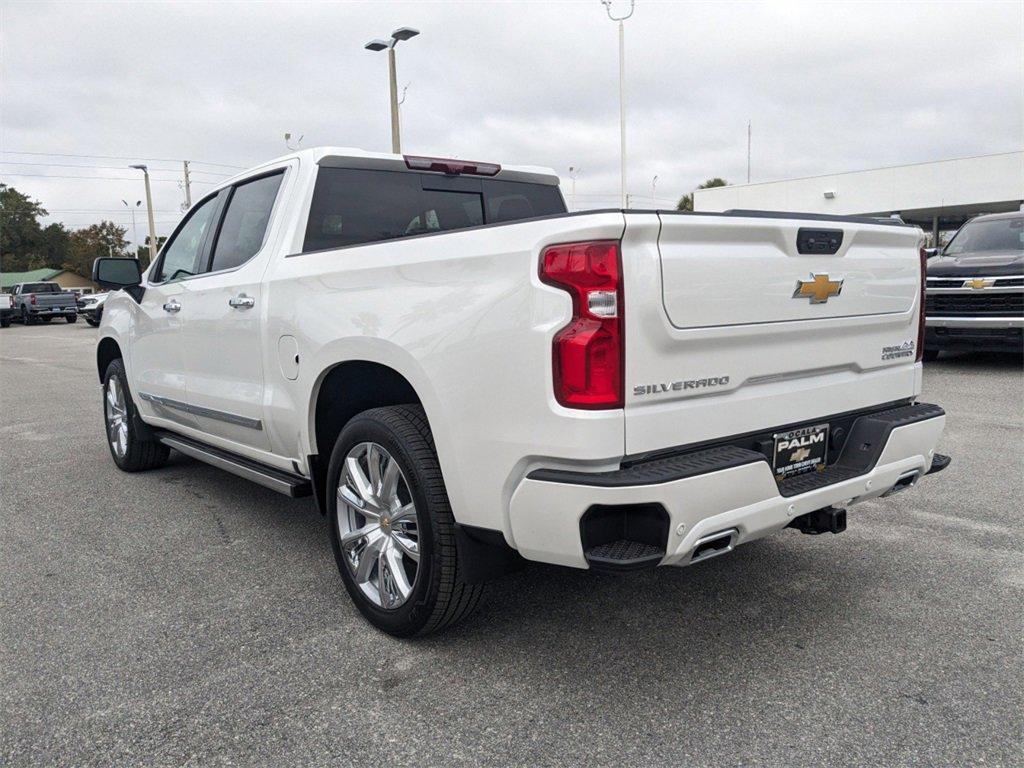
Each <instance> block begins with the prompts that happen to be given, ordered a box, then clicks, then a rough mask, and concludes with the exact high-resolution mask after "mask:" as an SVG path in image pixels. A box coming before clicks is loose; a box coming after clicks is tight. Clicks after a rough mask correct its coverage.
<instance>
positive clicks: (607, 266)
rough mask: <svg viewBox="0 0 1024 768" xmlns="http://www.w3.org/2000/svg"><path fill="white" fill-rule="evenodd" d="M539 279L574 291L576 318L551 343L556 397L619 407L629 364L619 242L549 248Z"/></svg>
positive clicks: (571, 403) (574, 404) (567, 402)
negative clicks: (625, 371) (624, 324)
mask: <svg viewBox="0 0 1024 768" xmlns="http://www.w3.org/2000/svg"><path fill="white" fill-rule="evenodd" d="M540 279H541V280H542V281H543V282H545V283H547V284H548V285H553V286H555V287H557V288H561V289H562V290H564V291H567V292H568V293H569V295H570V296H571V297H572V319H571V320H570V321H569V323H568V324H567V325H566V326H565V327H564V328H562V329H561V330H560V331H559V332H558V333H556V334H555V338H554V341H553V343H552V362H553V365H554V384H555V399H556V400H558V402H559V403H561V404H562V405H564V406H566V407H568V408H588V409H599V408H621V407H622V405H623V380H622V377H623V371H624V368H625V363H624V360H625V355H624V339H623V327H622V310H623V297H622V260H621V257H620V254H619V243H618V241H615V240H601V241H597V242H588V243H564V244H562V245H552V246H549V247H548V248H545V249H544V251H543V253H541V257H540Z"/></svg>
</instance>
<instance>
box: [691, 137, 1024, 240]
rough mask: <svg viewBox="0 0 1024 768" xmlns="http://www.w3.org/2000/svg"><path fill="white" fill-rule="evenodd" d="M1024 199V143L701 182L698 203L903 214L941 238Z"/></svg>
mask: <svg viewBox="0 0 1024 768" xmlns="http://www.w3.org/2000/svg"><path fill="white" fill-rule="evenodd" d="M1022 202H1024V151H1021V152H1005V153H1003V154H998V155H981V156H979V157H964V158H960V159H957V160H940V161H938V162H932V163H916V164H914V165H898V166H895V167H892V168H878V169H875V170H870V171H855V172H852V173H836V174H831V175H828V176H809V177H807V178H803V179H788V180H785V181H769V182H763V183H759V184H736V185H733V186H728V187H714V188H712V189H698V190H697V191H696V192H695V193H694V198H693V207H694V210H697V211H727V210H730V209H757V210H765V211H799V212H800V213H835V214H864V215H870V216H890V215H892V214H899V216H900V217H901V218H902V219H903V220H904V221H906V222H910V223H914V224H918V225H920V226H921V227H922V228H923V229H924V230H926V231H931V232H932V234H933V238H934V237H935V236H937V234H938V233H939V232H940V231H942V230H949V229H957V228H958V227H959V226H960V225H961V224H963V223H964V221H966V220H967V219H969V218H971V217H972V216H976V215H978V214H980V213H998V212H1001V211H1016V210H1018V209H1020V207H1021V204H1022Z"/></svg>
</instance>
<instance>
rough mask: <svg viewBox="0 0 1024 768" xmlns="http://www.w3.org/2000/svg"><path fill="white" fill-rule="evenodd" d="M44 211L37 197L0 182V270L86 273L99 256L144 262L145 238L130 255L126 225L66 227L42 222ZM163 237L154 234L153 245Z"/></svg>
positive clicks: (146, 255)
mask: <svg viewBox="0 0 1024 768" xmlns="http://www.w3.org/2000/svg"><path fill="white" fill-rule="evenodd" d="M47 215H48V213H47V211H46V209H45V208H43V205H42V203H40V202H39V201H38V200H33V199H32V198H30V197H29V196H28V195H25V194H22V193H21V192H19V191H18V190H16V189H15V188H14V187H11V186H8V185H6V184H0V269H2V270H3V271H4V272H27V271H28V270H31V269H67V270H70V271H72V272H75V273H76V274H79V275H82V276H84V277H88V276H89V275H90V274H91V273H92V263H93V261H94V260H95V259H97V258H98V257H100V256H119V257H122V258H127V257H130V256H135V257H137V258H138V259H139V260H140V261H141V262H142V266H143V268H145V267H146V266H147V265H148V264H149V238H148V237H147V238H146V244H145V245H140V246H138V247H137V249H136V250H137V252H136V253H134V254H133V253H131V251H130V247H129V243H128V240H127V239H126V235H127V234H128V228H127V227H122V226H120V225H118V224H115V223H114V222H112V221H101V222H99V223H98V224H90V225H89V226H87V227H83V228H81V229H68V228H67V227H65V226H64V225H63V224H61V223H59V222H56V223H53V224H47V225H46V226H43V224H42V222H40V219H42V218H44V217H46V216H47ZM164 240H166V238H164V237H160V238H158V241H157V245H158V246H160V245H163V241H164Z"/></svg>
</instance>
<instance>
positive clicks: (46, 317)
mask: <svg viewBox="0 0 1024 768" xmlns="http://www.w3.org/2000/svg"><path fill="white" fill-rule="evenodd" d="M39 319H40V320H42V321H43V322H44V323H49V322H50V321H51V320H53V318H52V317H50V316H49V315H46V316H44V317H40V318H39Z"/></svg>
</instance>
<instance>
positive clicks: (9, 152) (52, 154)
mask: <svg viewBox="0 0 1024 768" xmlns="http://www.w3.org/2000/svg"><path fill="white" fill-rule="evenodd" d="M0 154H3V155H39V156H40V157H84V158H88V159H91V160H147V161H149V162H151V163H180V162H182V160H181V159H180V158H174V157H170V158H168V157H139V156H137V155H127V156H126V155H75V154H71V153H67V152H18V151H15V150H11V149H8V150H3V151H0ZM190 162H192V163H196V164H197V165H216V166H219V167H221V168H234V169H235V170H239V171H244V170H245V167H244V166H241V165H229V164H228V163H210V162H207V161H206V160H191V161H190Z"/></svg>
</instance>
